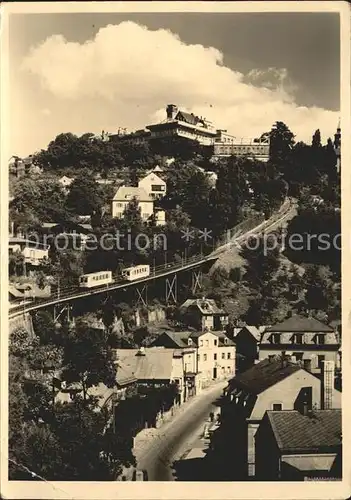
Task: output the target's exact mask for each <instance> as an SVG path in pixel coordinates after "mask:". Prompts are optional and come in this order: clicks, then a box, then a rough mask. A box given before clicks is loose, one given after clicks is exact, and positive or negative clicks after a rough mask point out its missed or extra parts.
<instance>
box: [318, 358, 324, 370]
mask: <svg viewBox="0 0 351 500" xmlns="http://www.w3.org/2000/svg"><path fill="white" fill-rule="evenodd" d="M324 360H325V356H323V355H319V356H318V368H320V369H322V368H323V363H324Z"/></svg>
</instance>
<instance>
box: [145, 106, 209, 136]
mask: <svg viewBox="0 0 351 500" xmlns="http://www.w3.org/2000/svg"><path fill="white" fill-rule="evenodd" d="M166 115H167V117H166V119H165V120H164V121H162V122H161V123H156V124H155V125H148V126H147V127H146V128H147V129H148V130H150V132H151V136H150V138H151V139H161V138H162V139H163V138H165V137H167V138H172V137H183V138H185V139H190V140H193V141H197V142H198V143H199V144H202V145H203V146H211V145H212V144H213V143H214V140H215V138H216V135H217V131H216V129H215V128H214V127H213V125H212V123H211V122H209V121H208V120H206V119H205V118H203V117H202V116H201V117H199V116H196V115H194V114H193V113H187V112H185V111H181V110H179V109H178V107H177V106H176V105H175V104H168V106H167V108H166Z"/></svg>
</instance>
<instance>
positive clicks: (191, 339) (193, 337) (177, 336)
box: [156, 330, 235, 349]
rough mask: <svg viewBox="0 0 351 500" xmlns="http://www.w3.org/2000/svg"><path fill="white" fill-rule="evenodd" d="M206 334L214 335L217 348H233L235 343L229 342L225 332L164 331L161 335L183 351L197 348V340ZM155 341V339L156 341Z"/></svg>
mask: <svg viewBox="0 0 351 500" xmlns="http://www.w3.org/2000/svg"><path fill="white" fill-rule="evenodd" d="M207 333H211V334H212V335H215V336H216V337H217V338H218V347H225V346H227V347H232V346H235V342H234V341H233V340H231V339H230V338H229V337H228V336H227V335H226V334H225V332H218V331H212V330H210V331H209V332H208V331H201V332H197V331H190V330H187V331H179V332H173V331H165V332H164V333H163V334H162V335H163V336H165V337H168V339H170V341H171V342H173V343H174V344H175V345H177V346H178V347H179V348H181V349H184V348H186V347H191V346H194V347H197V346H199V339H200V337H202V336H203V335H206V334H207ZM156 341H157V339H156Z"/></svg>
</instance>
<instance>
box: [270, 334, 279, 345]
mask: <svg viewBox="0 0 351 500" xmlns="http://www.w3.org/2000/svg"><path fill="white" fill-rule="evenodd" d="M271 343H272V344H279V343H280V335H279V333H272V335H271Z"/></svg>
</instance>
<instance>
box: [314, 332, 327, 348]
mask: <svg viewBox="0 0 351 500" xmlns="http://www.w3.org/2000/svg"><path fill="white" fill-rule="evenodd" d="M315 343H316V344H319V345H324V344H325V335H324V333H318V334H317V335H316V337H315Z"/></svg>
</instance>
